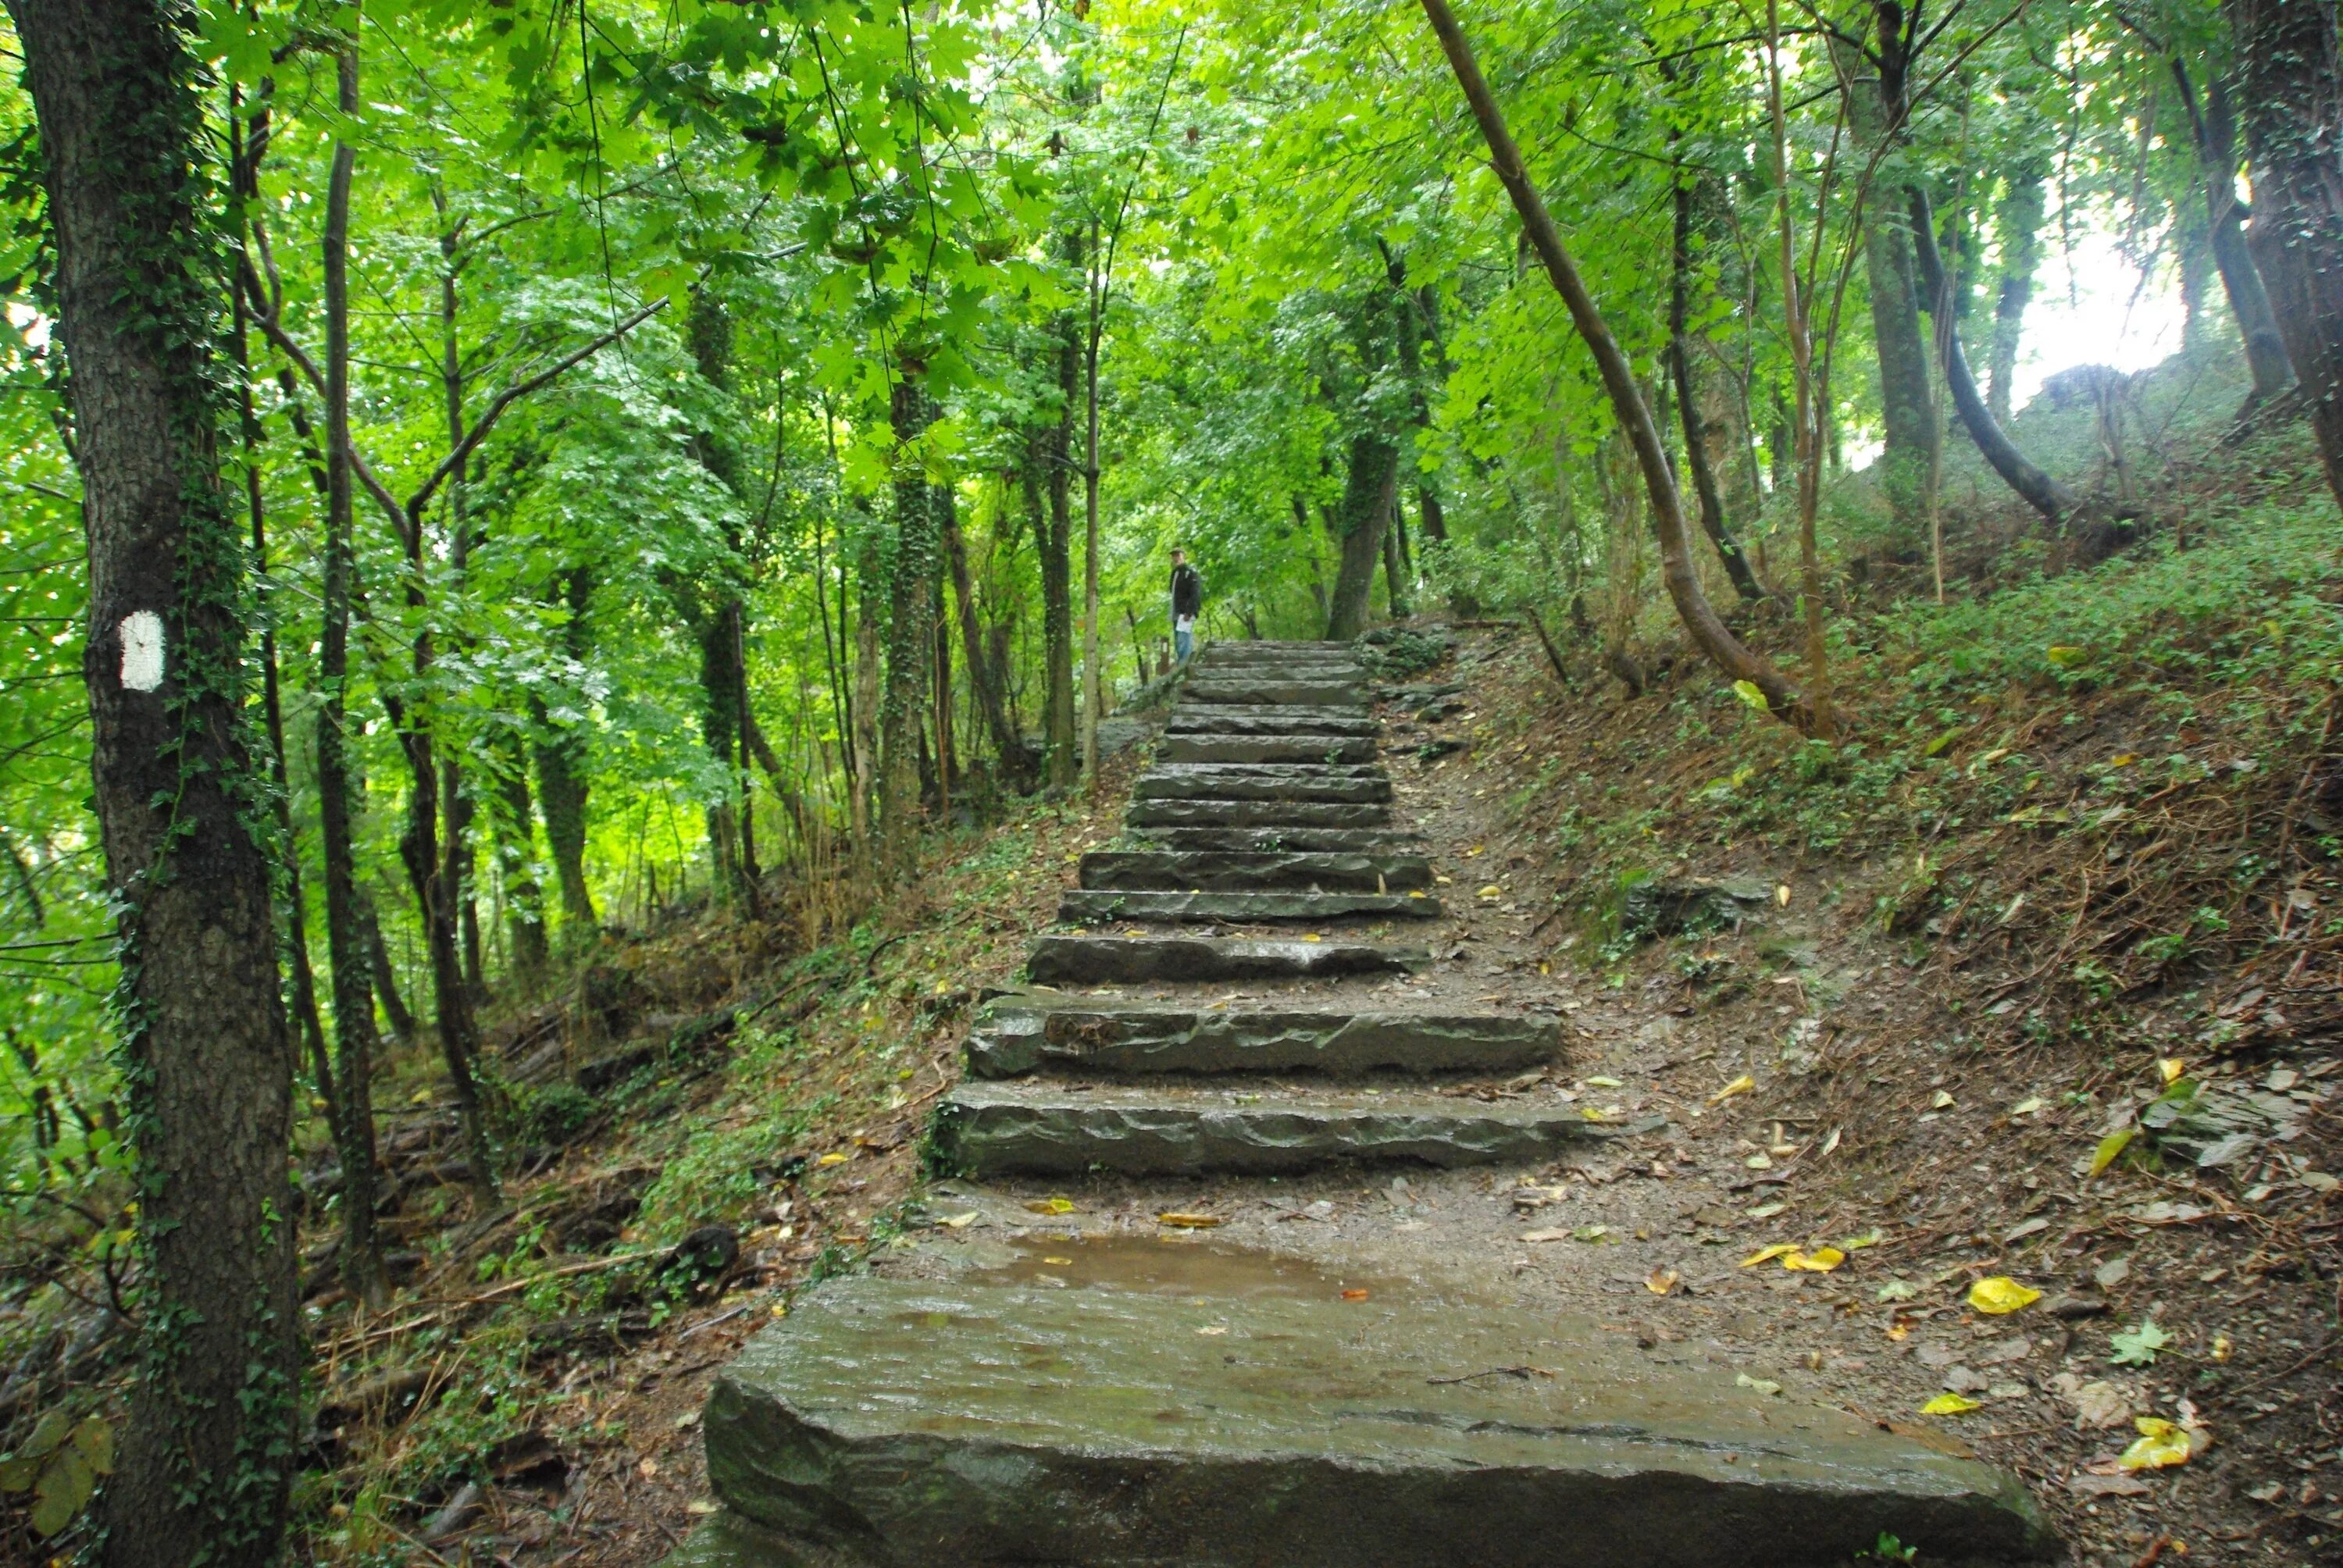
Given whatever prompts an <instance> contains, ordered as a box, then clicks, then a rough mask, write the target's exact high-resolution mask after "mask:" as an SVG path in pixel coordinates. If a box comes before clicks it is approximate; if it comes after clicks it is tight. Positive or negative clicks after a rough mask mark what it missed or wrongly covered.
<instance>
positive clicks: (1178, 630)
mask: <svg viewBox="0 0 2343 1568" xmlns="http://www.w3.org/2000/svg"><path fill="white" fill-rule="evenodd" d="M1195 652H1196V634H1195V632H1194V631H1192V629H1190V628H1188V627H1185V626H1182V625H1181V624H1180V623H1179V622H1178V621H1173V622H1172V653H1173V655H1174V656H1175V657H1177V658H1178V659H1179V660H1180V662H1181V663H1182V664H1185V663H1187V662H1188V660H1189V659H1191V658H1193V657H1195Z"/></svg>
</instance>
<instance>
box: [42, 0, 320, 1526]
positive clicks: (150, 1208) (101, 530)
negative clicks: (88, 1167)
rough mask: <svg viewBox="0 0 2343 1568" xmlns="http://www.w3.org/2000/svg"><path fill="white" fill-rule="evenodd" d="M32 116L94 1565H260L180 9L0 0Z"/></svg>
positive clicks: (232, 874)
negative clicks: (45, 244) (95, 1064)
mask: <svg viewBox="0 0 2343 1568" xmlns="http://www.w3.org/2000/svg"><path fill="white" fill-rule="evenodd" d="M7 8H8V12H9V15H11V17H12V18H13V19H14V21H15V27H16V36H17V39H18V41H19V43H20V45H21V46H22V50H23V67H24V75H23V80H24V82H25V85H26V86H27V87H28V88H29V89H30V91H31V94H32V99H33V106H34V111H35V116H36V118H37V121H38V125H39V129H40V151H41V156H42V159H43V163H44V168H43V177H44V183H45V186H46V192H47V197H48V221H49V224H50V226H51V230H52V234H53V236H54V240H55V248H56V286H57V300H58V307H59V311H58V333H59V336H60V337H61V339H62V341H63V343H64V346H65V355H66V359H67V362H68V364H69V366H70V367H71V376H70V380H69V382H68V385H69V387H70V388H71V394H72V407H73V413H74V418H75V436H76V437H77V438H78V458H79V466H80V469H81V477H82V484H83V516H84V520H85V530H86V533H85V537H86V539H87V545H88V559H89V616H90V619H89V637H88V643H87V647H86V651H85V655H84V660H83V670H84V676H85V679H86V681H87V684H88V688H89V699H90V717H91V721H92V726H93V736H92V745H91V772H92V774H93V782H94V785H95V790H96V808H97V819H98V829H99V832H100V835H101V839H102V841H103V845H104V849H105V852H106V880H107V883H108V887H107V896H108V898H109V899H110V900H112V901H113V903H114V906H115V909H116V933H117V938H118V940H119V944H120V946H119V955H120V960H121V966H122V968H121V980H120V983H119V987H118V989H117V990H116V1028H117V1030H118V1032H119V1039H120V1043H119V1045H118V1046H117V1047H116V1050H117V1060H118V1061H119V1063H120V1065H121V1070H122V1080H123V1088H122V1094H123V1099H124V1103H125V1110H126V1116H125V1119H124V1131H125V1132H126V1135H127V1141H128V1148H129V1151H130V1154H131V1158H132V1161H133V1171H134V1181H135V1182H136V1192H137V1194H138V1197H139V1206H138V1214H137V1226H138V1249H139V1253H140V1264H139V1268H138V1271H137V1276H136V1277H137V1282H138V1296H139V1304H140V1309H141V1310H140V1312H139V1314H138V1324H139V1332H140V1337H141V1340H142V1355H141V1359H140V1362H139V1373H138V1375H137V1376H136V1378H135V1379H133V1380H132V1381H131V1382H130V1385H129V1386H130V1392H129V1407H128V1417H127V1421H126V1426H125V1431H124V1433H123V1438H122V1442H121V1445H120V1448H119V1451H118V1455H117V1461H118V1462H117V1464H116V1472H115V1474H114V1478H113V1480H112V1481H111V1483H109V1484H108V1486H107V1488H106V1501H105V1505H104V1506H105V1526H106V1528H105V1533H104V1534H103V1536H102V1537H101V1543H100V1544H99V1545H98V1546H97V1547H96V1554H97V1556H98V1558H99V1560H100V1561H102V1562H103V1563H106V1564H108V1565H109V1568H133V1565H135V1568H180V1565H182V1564H186V1563H193V1562H196V1561H197V1560H199V1559H200V1560H203V1561H208V1562H216V1563H262V1562H266V1561H270V1560H272V1559H273V1558H274V1557H275V1555H276V1546H277V1539H278V1537H279V1535H280V1534H281V1533H282V1531H283V1527H284V1515H285V1499H286V1489H287V1484H288V1483H289V1482H290V1480H291V1478H292V1475H293V1473H294V1472H295V1470H297V1468H298V1455H299V1452H300V1443H299V1441H298V1433H299V1416H300V1388H299V1333H300V1326H301V1325H300V1321H299V1317H298V1302H297V1296H296V1290H295V1282H296V1279H297V1275H296V1272H295V1251H294V1240H295V1238H294V1233H293V1225H292V1223H291V1215H292V1212H293V1206H292V1205H293V1193H292V1187H291V1184H290V1182H289V1181H287V1177H286V1154H287V1136H288V1134H289V1132H290V1130H291V1123H292V1093H293V1077H294V1069H295V1051H294V1048H293V1042H292V1038H291V1036H290V1034H289V1032H288V1031H287V1029H286V1023H285V1010H284V1006H283V1002H282V999H281V997H280V995H279V993H278V990H277V932H276V927H275V910H274V908H273V905H272V902H271V897H270V880H271V879H270V873H269V864H268V857H267V855H266V852H265V850H264V849H263V846H262V841H261V840H262V839H263V838H264V837H265V836H266V833H267V831H268V822H267V806H266V789H267V784H266V779H265V777H264V775H263V773H262V771H261V770H260V769H258V768H256V766H255V763H254V759H253V748H252V745H251V738H250V736H249V735H248V733H247V729H246V715H247V713H248V709H247V707H246V700H245V685H246V675H245V665H244V655H245V652H246V640H247V633H248V627H247V621H246V612H247V606H246V557H245V550H244V542H243V539H242V538H240V534H239V529H238V527H237V524H236V518H235V517H234V513H233V509H232V506H231V502H230V498H229V496H228V494H227V491H226V487H224V486H223V485H222V483H221V480H220V475H219V458H218V450H217V432H218V430H219V429H220V427H221V425H222V423H223V420H224V418H225V417H226V416H227V414H228V409H227V407H226V399H225V397H223V390H224V387H225V385H226V384H225V382H224V380H223V379H222V378H221V377H218V376H217V375H216V373H215V371H214V368H213V363H212V361H213V355H214V351H215V347H216V337H217V333H218V330H219V325H220V323H219V319H218V317H219V306H220V303H221V297H220V292H219V288H218V286H217V280H218V267H217V266H216V256H215V255H214V254H213V251H212V248H211V246H212V236H213V233H214V229H213V226H212V222H211V217H210V215H209V214H207V213H206V212H205V211H203V210H202V209H201V207H200V206H199V205H198V203H199V202H200V200H201V199H202V197H203V196H204V193H205V192H206V190H207V188H208V186H207V182H206V177H205V175H204V173H203V169H202V164H203V161H204V159H205V157H206V147H207V145H208V133H207V131H206V126H205V124H204V114H203V106H202V103H201V100H200V98H199V96H198V95H197V93H196V81H197V78H198V75H199V74H200V71H201V66H200V64H199V62H198V59H197V57H196V47H195V35H194V33H193V31H192V29H193V26H194V23H195V16H194V14H193V8H192V7H188V6H184V5H156V4H153V3H152V0H7Z"/></svg>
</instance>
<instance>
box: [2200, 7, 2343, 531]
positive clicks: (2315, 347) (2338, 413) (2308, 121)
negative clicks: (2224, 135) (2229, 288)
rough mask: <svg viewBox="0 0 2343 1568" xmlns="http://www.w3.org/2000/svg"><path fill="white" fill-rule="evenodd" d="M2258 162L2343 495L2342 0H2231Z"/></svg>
mask: <svg viewBox="0 0 2343 1568" xmlns="http://www.w3.org/2000/svg"><path fill="white" fill-rule="evenodd" d="M2224 9H2226V10H2227V13H2228V16H2229V25H2230V26H2231V28H2232V29H2233V30H2234V31H2235V33H2236V36H2237V59H2238V60H2239V61H2240V62H2241V65H2240V68H2239V73H2238V83H2237V85H2238V93H2237V96H2238V100H2239V101H2240V102H2241V103H2242V104H2243V105H2244V106H2245V116H2246V146H2247V152H2248V153H2249V155H2250V156H2251V159H2252V165H2253V176H2254V221H2253V226H2252V229H2251V230H2250V232H2249V234H2248V236H2247V238H2248V241H2249V243H2250V244H2251V245H2252V247H2253V256H2254V260H2255V262H2256V263H2257V264H2258V266H2259V267H2260V270H2261V276H2262V281H2263V283H2264V284H2266V285H2268V289H2269V302H2270V309H2271V312H2272V313H2273V314H2274V315H2275V316H2276V317H2278V331H2279V333H2280V334H2282V335H2283V336H2284V337H2285V339H2286V353H2287V357H2288V359H2289V360H2291V361H2292V362H2293V365H2294V373H2295V375H2296V376H2297V377H2298V378H2299V379H2300V380H2301V382H2302V392H2303V397H2304V400H2305V401H2306V402H2307V403H2308V405H2309V409H2310V426H2311V428H2312V430H2313V431H2315V432H2316V433H2317V435H2318V455H2319V457H2320V458H2321V459H2322V460H2323V461H2324V462H2325V464H2326V466H2327V483H2328V487H2330V488H2332V489H2333V490H2334V491H2335V493H2336V495H2337V496H2338V498H2343V61H2338V46H2337V30H2338V23H2337V19H2336V14H2335V5H2334V4H2333V0H2227V5H2225V7H2224Z"/></svg>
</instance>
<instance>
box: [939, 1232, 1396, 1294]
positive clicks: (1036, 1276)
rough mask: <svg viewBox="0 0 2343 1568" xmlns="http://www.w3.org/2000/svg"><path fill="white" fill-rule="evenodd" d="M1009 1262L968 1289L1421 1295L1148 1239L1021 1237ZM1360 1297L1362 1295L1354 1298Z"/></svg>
mask: <svg viewBox="0 0 2343 1568" xmlns="http://www.w3.org/2000/svg"><path fill="white" fill-rule="evenodd" d="M1010 1248H1011V1251H1014V1252H1015V1254H1016V1256H1015V1259H1014V1261H1011V1262H1008V1263H1006V1264H1001V1265H996V1266H992V1267H987V1268H980V1269H977V1270H973V1271H970V1274H969V1275H968V1279H969V1282H970V1283H971V1284H984V1285H1032V1284H1041V1285H1057V1286H1065V1287H1071V1288H1072V1289H1076V1290H1092V1291H1129V1292H1140V1293H1144V1294H1148V1295H1160V1296H1199V1297H1210V1298H1213V1299H1216V1300H1218V1299H1231V1298H1234V1299H1243V1298H1247V1297H1262V1296H1267V1297H1275V1298H1282V1299H1285V1300H1291V1301H1343V1300H1350V1301H1384V1300H1390V1299H1393V1298H1400V1297H1418V1296H1422V1295H1423V1294H1424V1293H1425V1290H1424V1286H1423V1282H1419V1281H1413V1280H1406V1279H1403V1278H1400V1277H1399V1276H1397V1275H1393V1274H1384V1273H1371V1272H1367V1271H1357V1270H1342V1269H1335V1268H1331V1267H1329V1266H1327V1265H1325V1264H1322V1263H1321V1262H1319V1261H1316V1260H1314V1259H1311V1258H1302V1257H1297V1256H1295V1255H1294V1254H1292V1253H1290V1252H1270V1251H1261V1250H1259V1249H1257V1248H1252V1247H1233V1246H1229V1245H1227V1244H1225V1243H1222V1242H1213V1241H1188V1240H1170V1239H1165V1238H1158V1237H1152V1236H1092V1237H1072V1238H1069V1237H1067V1236H1064V1235H1049V1234H1044V1235H1042V1236H1039V1237H1033V1236H1021V1237H1018V1238H1016V1239H1015V1240H1013V1241H1011V1242H1010ZM1355 1292H1365V1294H1364V1295H1360V1294H1356V1293H1355Z"/></svg>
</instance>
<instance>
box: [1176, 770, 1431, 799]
mask: <svg viewBox="0 0 2343 1568" xmlns="http://www.w3.org/2000/svg"><path fill="white" fill-rule="evenodd" d="M1391 798H1392V785H1391V779H1389V778H1387V777H1385V776H1384V774H1383V769H1380V768H1378V767H1376V766H1374V765H1373V763H1366V764H1359V763H1347V762H1338V763H1333V764H1331V765H1329V764H1325V763H1320V764H1318V765H1316V766H1311V765H1308V764H1302V763H1283V762H1265V763H1261V764H1258V765H1254V766H1250V767H1249V766H1246V765H1245V764H1242V763H1236V762H1225V763H1216V762H1196V763H1181V762H1174V763H1167V764H1164V765H1162V766H1161V767H1157V768H1152V769H1149V770H1148V771H1147V772H1145V773H1142V774H1141V775H1140V776H1139V779H1138V780H1137V781H1136V782H1135V783H1133V784H1132V785H1131V799H1134V800H1353V801H1381V800H1388V799H1391Z"/></svg>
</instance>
